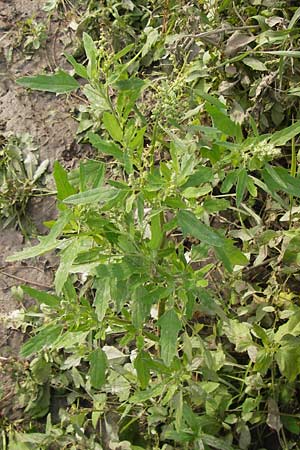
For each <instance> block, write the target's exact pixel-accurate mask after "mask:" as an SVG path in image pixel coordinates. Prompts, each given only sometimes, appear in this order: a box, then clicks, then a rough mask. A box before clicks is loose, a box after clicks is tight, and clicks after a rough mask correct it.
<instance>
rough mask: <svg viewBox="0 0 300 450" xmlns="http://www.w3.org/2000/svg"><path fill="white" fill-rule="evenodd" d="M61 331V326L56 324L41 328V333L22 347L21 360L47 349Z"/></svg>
mask: <svg viewBox="0 0 300 450" xmlns="http://www.w3.org/2000/svg"><path fill="white" fill-rule="evenodd" d="M62 329H63V327H62V325H57V324H55V325H53V324H50V325H47V326H46V327H44V328H42V330H41V331H39V332H38V333H37V334H36V335H35V336H33V337H32V338H30V339H29V340H28V341H27V342H25V344H24V345H22V347H21V351H20V355H21V356H22V357H23V358H28V357H29V356H31V355H33V354H34V353H38V352H39V351H40V350H42V349H43V348H49V347H50V346H51V345H52V344H53V343H54V342H55V341H56V340H57V339H58V337H59V336H60V334H61V332H62Z"/></svg>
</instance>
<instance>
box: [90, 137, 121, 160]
mask: <svg viewBox="0 0 300 450" xmlns="http://www.w3.org/2000/svg"><path fill="white" fill-rule="evenodd" d="M87 136H88V139H89V141H90V143H91V144H92V146H93V147H95V148H96V149H97V150H100V151H101V152H102V153H105V154H106V155H110V156H113V157H114V158H116V159H118V160H119V161H121V162H123V160H124V154H123V152H122V150H121V149H120V147H119V146H118V145H117V144H115V143H114V142H106V141H104V140H103V139H101V138H100V136H98V135H97V134H95V133H92V132H91V131H90V132H89V133H87Z"/></svg>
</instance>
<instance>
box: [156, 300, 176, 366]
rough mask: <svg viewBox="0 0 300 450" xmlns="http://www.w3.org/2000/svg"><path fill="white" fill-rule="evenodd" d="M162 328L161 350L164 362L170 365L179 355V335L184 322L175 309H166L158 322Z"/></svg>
mask: <svg viewBox="0 0 300 450" xmlns="http://www.w3.org/2000/svg"><path fill="white" fill-rule="evenodd" d="M157 324H158V326H159V328H160V339H159V342H160V352H161V357H162V360H163V362H164V363H165V364H166V366H168V367H169V366H170V365H171V363H172V361H173V358H174V356H176V355H177V337H178V333H179V330H181V328H182V323H181V321H180V320H179V318H178V315H177V314H176V312H175V311H174V310H173V309H170V310H169V311H166V312H165V313H164V315H163V316H162V317H161V318H160V319H159V320H158V322H157Z"/></svg>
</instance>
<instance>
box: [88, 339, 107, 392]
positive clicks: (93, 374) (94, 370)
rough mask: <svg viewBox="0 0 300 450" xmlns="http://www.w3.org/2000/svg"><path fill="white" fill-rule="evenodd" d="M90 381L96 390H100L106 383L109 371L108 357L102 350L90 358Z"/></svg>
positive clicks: (96, 351) (95, 352) (93, 353)
mask: <svg viewBox="0 0 300 450" xmlns="http://www.w3.org/2000/svg"><path fill="white" fill-rule="evenodd" d="M89 360H90V371H89V375H90V380H91V385H92V387H93V388H95V389H100V388H101V387H102V386H103V385H104V383H105V371H106V369H107V366H108V364H107V356H106V354H105V352H104V351H103V350H102V349H101V348H97V349H96V350H94V351H93V352H92V353H91V354H90V357H89Z"/></svg>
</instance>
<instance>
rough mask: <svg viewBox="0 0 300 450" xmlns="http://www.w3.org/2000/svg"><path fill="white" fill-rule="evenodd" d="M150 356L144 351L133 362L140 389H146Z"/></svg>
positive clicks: (148, 379) (148, 378)
mask: <svg viewBox="0 0 300 450" xmlns="http://www.w3.org/2000/svg"><path fill="white" fill-rule="evenodd" d="M151 361H152V360H151V356H150V355H149V353H147V352H145V351H143V350H142V351H140V352H139V354H138V355H137V357H136V358H135V360H134V363H133V365H134V367H135V370H136V373H137V377H138V380H139V383H140V386H141V389H146V388H147V386H148V384H149V381H150V378H151V376H150V367H149V363H151Z"/></svg>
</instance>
